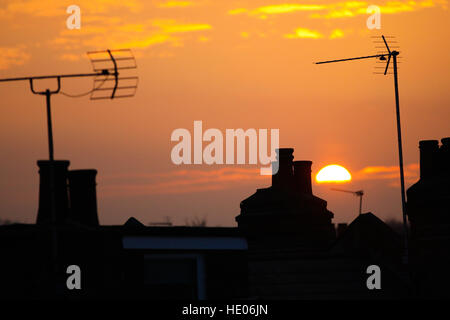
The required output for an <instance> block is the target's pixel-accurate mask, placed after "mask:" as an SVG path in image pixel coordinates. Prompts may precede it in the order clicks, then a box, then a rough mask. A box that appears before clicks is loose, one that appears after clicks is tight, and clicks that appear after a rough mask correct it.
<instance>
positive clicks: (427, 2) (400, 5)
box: [228, 0, 447, 19]
mask: <svg viewBox="0 0 450 320" xmlns="http://www.w3.org/2000/svg"><path fill="white" fill-rule="evenodd" d="M370 4H371V3H369V2H365V1H344V2H335V3H326V4H325V3H324V4H301V3H289V4H276V5H267V6H262V7H257V8H254V9H247V8H237V9H232V10H229V11H228V14H230V15H237V14H247V15H248V16H252V17H257V18H260V19H266V18H267V16H268V15H279V14H286V13H293V12H311V11H314V13H311V14H310V17H311V18H324V19H335V18H349V17H354V16H357V15H366V14H367V11H366V10H367V7H368V6H369V5H370ZM378 6H379V7H380V9H381V13H385V14H396V13H401V12H411V11H418V10H422V9H424V8H432V7H441V8H443V9H447V1H446V0H424V1H418V2H417V1H411V0H403V1H385V2H384V3H383V4H379V5H378Z"/></svg>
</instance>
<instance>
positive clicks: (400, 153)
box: [392, 51, 409, 263]
mask: <svg viewBox="0 0 450 320" xmlns="http://www.w3.org/2000/svg"><path fill="white" fill-rule="evenodd" d="M397 55H398V52H397V51H393V52H392V58H393V64H394V85H395V108H396V113H397V136H398V161H399V166H400V187H401V192H402V212H403V231H404V238H405V253H404V254H405V256H404V259H405V263H408V253H409V252H408V251H409V249H408V226H407V218H406V196H405V175H404V171H403V148H402V129H401V124H400V102H399V96H398V75H397Z"/></svg>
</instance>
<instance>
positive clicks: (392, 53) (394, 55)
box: [316, 36, 409, 263]
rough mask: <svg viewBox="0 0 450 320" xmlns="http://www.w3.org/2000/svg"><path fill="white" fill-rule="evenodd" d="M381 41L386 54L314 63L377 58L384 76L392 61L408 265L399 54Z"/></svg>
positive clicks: (405, 255)
mask: <svg viewBox="0 0 450 320" xmlns="http://www.w3.org/2000/svg"><path fill="white" fill-rule="evenodd" d="M381 37H382V39H383V43H384V45H385V47H386V50H387V52H386V53H381V54H375V55H371V56H363V57H356V58H347V59H339V60H328V61H321V62H316V64H325V63H333V62H342V61H350V60H361V59H369V58H378V59H379V60H381V61H385V60H386V56H388V58H387V62H386V67H385V69H384V75H386V74H387V71H388V68H389V63H390V62H391V59H392V61H393V68H394V90H395V108H396V115H397V140H398V159H399V167H400V186H401V196H402V213H403V229H404V230H405V232H404V233H405V236H404V243H405V254H404V262H405V263H408V251H409V249H408V225H407V217H406V195H405V175H404V170H403V148H402V131H401V124H400V102H399V94H398V70H397V58H398V55H399V54H400V53H399V52H398V51H396V50H394V51H391V49H390V48H389V45H388V43H387V42H386V38H385V37H384V36H381Z"/></svg>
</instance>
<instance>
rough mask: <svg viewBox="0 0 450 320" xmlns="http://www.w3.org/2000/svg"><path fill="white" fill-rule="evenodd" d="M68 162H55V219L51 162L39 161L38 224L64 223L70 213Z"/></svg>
mask: <svg viewBox="0 0 450 320" xmlns="http://www.w3.org/2000/svg"><path fill="white" fill-rule="evenodd" d="M69 164H70V162H69V161H67V160H54V161H53V190H54V200H53V201H54V202H55V208H54V209H55V217H53V216H52V193H51V181H50V179H51V177H50V173H51V170H50V161H49V160H38V161H37V165H38V166H39V207H38V214H37V221H36V223H38V224H41V223H52V222H53V219H55V221H54V222H55V223H63V222H64V221H65V219H66V216H67V211H68V196H67V168H68V167H69Z"/></svg>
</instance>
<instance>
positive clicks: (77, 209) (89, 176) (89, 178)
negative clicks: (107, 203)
mask: <svg viewBox="0 0 450 320" xmlns="http://www.w3.org/2000/svg"><path fill="white" fill-rule="evenodd" d="M96 175H97V170H95V169H85V170H70V171H69V174H68V176H69V194H70V211H69V216H70V219H71V220H72V221H76V222H78V223H80V224H83V225H90V226H98V225H99V222H98V214H97V193H96V182H95V177H96Z"/></svg>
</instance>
